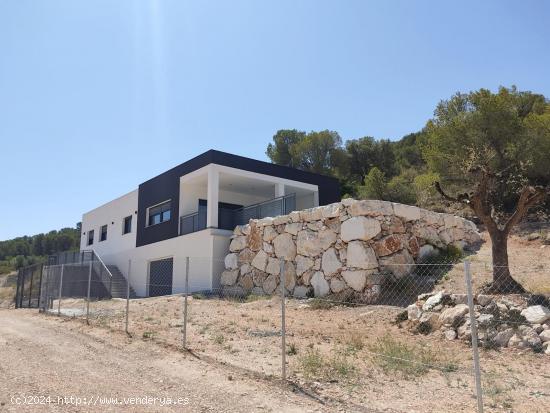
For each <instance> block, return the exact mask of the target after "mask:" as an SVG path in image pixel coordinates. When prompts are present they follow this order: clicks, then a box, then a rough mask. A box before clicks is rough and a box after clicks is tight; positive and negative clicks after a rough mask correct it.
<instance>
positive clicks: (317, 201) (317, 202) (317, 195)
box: [313, 191, 319, 207]
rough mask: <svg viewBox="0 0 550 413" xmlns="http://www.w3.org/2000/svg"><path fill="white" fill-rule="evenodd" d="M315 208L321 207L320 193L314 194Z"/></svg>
mask: <svg viewBox="0 0 550 413" xmlns="http://www.w3.org/2000/svg"><path fill="white" fill-rule="evenodd" d="M313 206H314V207H318V206H319V191H315V192H314V193H313Z"/></svg>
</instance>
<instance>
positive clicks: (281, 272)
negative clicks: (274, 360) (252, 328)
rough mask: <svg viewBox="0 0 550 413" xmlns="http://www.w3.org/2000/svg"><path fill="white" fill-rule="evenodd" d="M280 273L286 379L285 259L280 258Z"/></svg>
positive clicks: (283, 354) (282, 338)
mask: <svg viewBox="0 0 550 413" xmlns="http://www.w3.org/2000/svg"><path fill="white" fill-rule="evenodd" d="M279 273H280V278H281V362H282V365H281V378H282V380H283V381H285V380H286V323H285V261H284V259H283V258H281V260H280V267H279Z"/></svg>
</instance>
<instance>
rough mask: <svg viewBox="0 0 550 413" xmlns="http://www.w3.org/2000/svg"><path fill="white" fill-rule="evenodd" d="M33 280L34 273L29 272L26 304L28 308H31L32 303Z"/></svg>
mask: <svg viewBox="0 0 550 413" xmlns="http://www.w3.org/2000/svg"><path fill="white" fill-rule="evenodd" d="M31 268H32V267H31ZM33 280H34V271H31V283H30V286H29V302H28V305H27V307H28V308H31V303H32V282H33Z"/></svg>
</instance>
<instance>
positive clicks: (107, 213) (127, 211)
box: [80, 190, 138, 270]
mask: <svg viewBox="0 0 550 413" xmlns="http://www.w3.org/2000/svg"><path fill="white" fill-rule="evenodd" d="M137 207H138V191H137V190H134V191H132V192H130V193H128V194H126V195H123V196H121V197H120V198H117V199H115V200H113V201H111V202H108V203H107V204H105V205H102V206H100V207H98V208H96V209H94V210H92V211H90V212H87V213H85V214H84V215H83V216H82V235H81V238H80V250H94V251H96V252H97V254H99V256H101V257H102V258H103V257H107V256H110V255H118V254H120V253H124V252H127V251H129V250H132V249H134V248H135V247H136V229H137V215H136V211H137ZM129 215H131V216H132V230H131V232H130V233H128V234H124V235H123V234H122V230H123V225H124V218H125V217H127V216H129ZM103 225H107V239H106V240H105V241H101V242H100V241H99V236H100V232H101V231H100V230H101V226H103ZM90 230H94V243H93V245H87V242H88V231H90ZM120 269H121V270H123V269H124V268H123V267H121V268H120Z"/></svg>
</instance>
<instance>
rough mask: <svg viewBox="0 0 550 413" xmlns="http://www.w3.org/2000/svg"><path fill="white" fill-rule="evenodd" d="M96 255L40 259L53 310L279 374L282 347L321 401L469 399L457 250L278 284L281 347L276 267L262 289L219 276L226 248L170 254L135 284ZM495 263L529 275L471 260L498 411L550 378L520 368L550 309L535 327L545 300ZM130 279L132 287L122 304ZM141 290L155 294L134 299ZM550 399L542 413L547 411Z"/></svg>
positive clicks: (467, 331)
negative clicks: (215, 254) (451, 255)
mask: <svg viewBox="0 0 550 413" xmlns="http://www.w3.org/2000/svg"><path fill="white" fill-rule="evenodd" d="M98 266H99V264H98V263H97V261H95V262H94V261H92V260H90V261H89V262H88V263H81V264H70V265H69V264H67V265H64V266H60V265H56V266H49V267H46V268H45V273H44V281H43V284H42V298H43V302H44V303H47V306H48V312H49V313H54V314H57V313H58V312H59V313H60V314H61V315H63V316H68V317H73V318H77V319H82V320H85V319H87V320H88V322H89V323H90V324H91V325H92V326H95V327H102V328H108V329H111V330H116V331H124V330H125V320H126V316H128V321H129V327H128V332H129V334H130V335H131V336H132V337H133V338H134V339H139V340H144V341H151V342H155V343H159V344H162V345H164V346H168V347H174V348H177V349H182V348H183V347H185V348H186V349H187V350H188V351H191V352H192V353H194V354H195V355H196V356H198V357H201V358H203V359H205V360H208V361H210V362H213V363H217V364H220V365H223V364H229V365H232V366H234V367H236V368H239V369H242V370H246V371H249V372H252V373H254V374H260V375H263V376H264V377H280V376H281V370H282V364H281V363H282V354H285V358H286V360H285V363H286V364H285V366H286V371H287V379H288V380H289V381H290V382H292V383H294V385H296V386H298V387H299V388H301V389H302V390H304V391H306V392H308V393H309V394H312V395H314V396H315V397H318V398H319V399H323V400H329V401H330V400H331V401H335V400H341V399H342V398H344V399H345V400H346V403H349V404H348V405H351V406H365V405H368V406H369V407H370V408H373V409H380V410H383V409H389V410H391V411H414V410H417V411H440V410H441V406H444V407H445V409H446V410H449V411H464V410H466V411H473V410H475V405H476V401H475V396H476V387H475V381H474V368H473V357H472V340H473V339H472V326H471V321H470V319H469V307H468V300H467V294H466V292H467V288H466V283H465V281H464V271H465V268H464V263H463V262H461V261H460V260H456V261H454V262H453V261H442V259H441V258H440V259H439V260H438V259H432V260H431V261H424V262H422V263H418V264H414V265H400V264H394V265H393V266H392V268H391V269H389V270H388V271H387V273H385V274H370V273H368V272H363V273H362V275H361V276H359V278H360V279H359V280H357V279H347V278H345V277H347V275H346V276H344V275H343V274H341V273H340V274H334V275H332V276H331V277H327V278H326V279H325V281H326V283H327V285H328V291H326V295H324V296H322V297H321V296H317V297H315V296H314V295H315V291H316V290H315V288H313V287H312V286H311V283H312V281H311V279H309V280H306V279H305V278H304V277H296V279H295V286H301V287H307V291H308V294H307V296H306V297H303V298H298V297H292V296H291V295H292V294H291V293H292V291H293V289H294V291H296V289H295V288H294V287H295V286H293V287H290V286H287V288H286V289H283V290H284V291H285V299H284V308H285V311H284V317H285V318H284V320H285V327H286V329H285V330H286V333H285V337H286V343H285V346H284V348H282V346H281V344H282V340H281V335H282V331H283V329H282V324H283V322H282V311H281V308H282V307H281V304H282V303H283V301H282V299H281V284H280V280H279V275H278V274H275V277H274V278H272V280H275V285H273V286H271V287H272V288H271V291H272V294H271V295H264V294H263V293H262V289H260V288H258V285H257V282H259V280H254V278H253V277H240V278H237V279H236V280H235V283H233V284H232V285H231V286H222V285H221V283H220V278H221V274H222V272H223V271H224V268H225V263H224V261H223V260H219V259H212V258H201V257H190V258H189V265H188V266H186V265H183V264H182V263H181V262H178V261H174V260H173V259H162V260H158V261H156V262H155V261H154V262H149V263H148V275H147V278H146V279H140V278H139V277H133V276H132V275H131V274H130V280H131V282H130V283H131V289H128V284H124V283H125V282H126V281H125V280H126V278H125V277H126V276H128V273H126V274H125V275H122V274H117V273H116V269H115V268H110V269H109V267H110V266H105V268H103V269H100V267H98ZM90 268H91V278H90V284H89V285H90V299H89V300H88V299H87V287H88V278H87V277H88V275H89V271H90ZM128 268H130V265H129V266H128ZM500 271H509V273H510V275H511V276H512V277H515V278H517V279H518V280H520V282H522V283H523V279H522V278H521V276H522V275H521V274H527V272H528V271H527V269H525V268H520V271H518V269H517V268H514V267H510V268H506V269H505V268H504V267H503V268H502V269H501V268H498V267H497V270H496V271H495V268H494V267H492V266H488V265H486V264H484V263H477V262H472V263H471V275H472V279H473V284H474V285H473V291H474V293H475V294H474V296H473V297H472V298H473V300H474V301H473V303H474V308H473V310H474V320H475V323H476V325H477V327H478V330H479V335H478V341H477V342H478V344H479V347H480V350H481V352H480V360H481V381H482V384H483V393H484V395H485V396H486V399H485V406H486V407H489V408H495V409H497V410H498V409H505V408H506V406H512V407H511V408H516V407H518V406H521V405H522V404H524V403H526V402H527V401H528V400H530V397H532V394H533V392H535V393H534V394H545V393H544V392H545V391H546V390H545V389H548V388H550V381H549V380H550V376H548V375H544V374H542V375H541V374H525V372H526V368H525V367H526V366H531V365H532V366H537V367H536V368H535V369H539V370H540V368H541V367H542V369H543V370H544V369H545V368H546V367H544V366H547V367H550V364H549V361H550V358H548V355H543V354H542V353H543V352H544V351H545V350H546V348H547V345H546V346H545V345H544V341H543V339H542V338H541V335H540V334H541V333H542V332H543V331H546V330H550V320H548V321H545V322H541V323H539V325H535V324H536V323H533V322H530V321H528V320H527V319H526V318H525V316H524V315H522V312H524V310H525V309H526V308H527V307H530V306H536V305H541V306H547V307H548V298H547V297H545V296H543V295H532V294H510V293H506V294H487V293H486V290H487V289H488V288H489V287H490V285H491V284H490V282H491V281H492V280H493V279H494V278H495V277H496V278H499V277H502V276H501V273H500ZM546 271H547V268H542V269H539V272H538V274H546ZM62 273H63V276H62ZM109 274H110V275H109ZM495 274H496V275H495ZM504 274H505V275H506V276H508V272H505V273H504ZM106 275H109V276H110V277H111V278H110V279H106V278H105V277H106ZM541 276H542V275H541ZM119 277H122V279H123V280H124V281H121V279H120V278H119ZM361 277H364V278H361ZM260 278H261V277H260ZM531 278H532V277H531ZM508 279H511V280H513V279H514V278H508ZM106 280H109V281H108V282H107V281H106ZM263 281H265V279H263ZM286 282H287V281H285V283H286ZM224 284H227V282H225V283H224ZM511 284H512V285H515V284H514V283H513V282H511ZM115 286H116V287H115ZM285 286H286V284H285ZM542 286H543V287H544V285H543V284H542ZM124 288H126V291H127V293H129V292H130V291H132V296H129V298H130V300H129V301H128V302H127V301H126V294H122V290H123V289H124ZM510 288H511V286H508V287H505V288H504V289H505V290H507V291H508V290H509V289H510ZM109 289H110V291H111V294H108V290H109ZM60 291H61V295H60V294H59V293H60ZM106 291H107V292H106ZM133 291H139V292H141V294H142V295H147V296H146V297H135V293H133ZM115 293H116V294H115ZM114 295H120V297H114ZM186 296H187V317H186V319H185V318H184V305H185V304H184V303H185V297H186ZM59 297H61V300H59ZM127 305H128V309H129V310H128V311H127V307H126V306H127ZM86 315H87V317H86ZM185 320H186V323H185ZM184 327H185V331H186V341H185V346H184V342H183V332H184ZM503 341H504V342H505V345H502V342H503ZM496 342H498V343H500V344H498V345H496V344H495V343H496ZM509 343H511V345H509ZM517 351H521V352H522V354H521V358H518V357H517ZM539 370H537V371H539ZM405 405H406V407H404V406H405ZM547 405H548V404H544V403H543V404H541V406H542V410H540V411H548V410H544V409H546V406H547ZM534 411H536V410H534Z"/></svg>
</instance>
